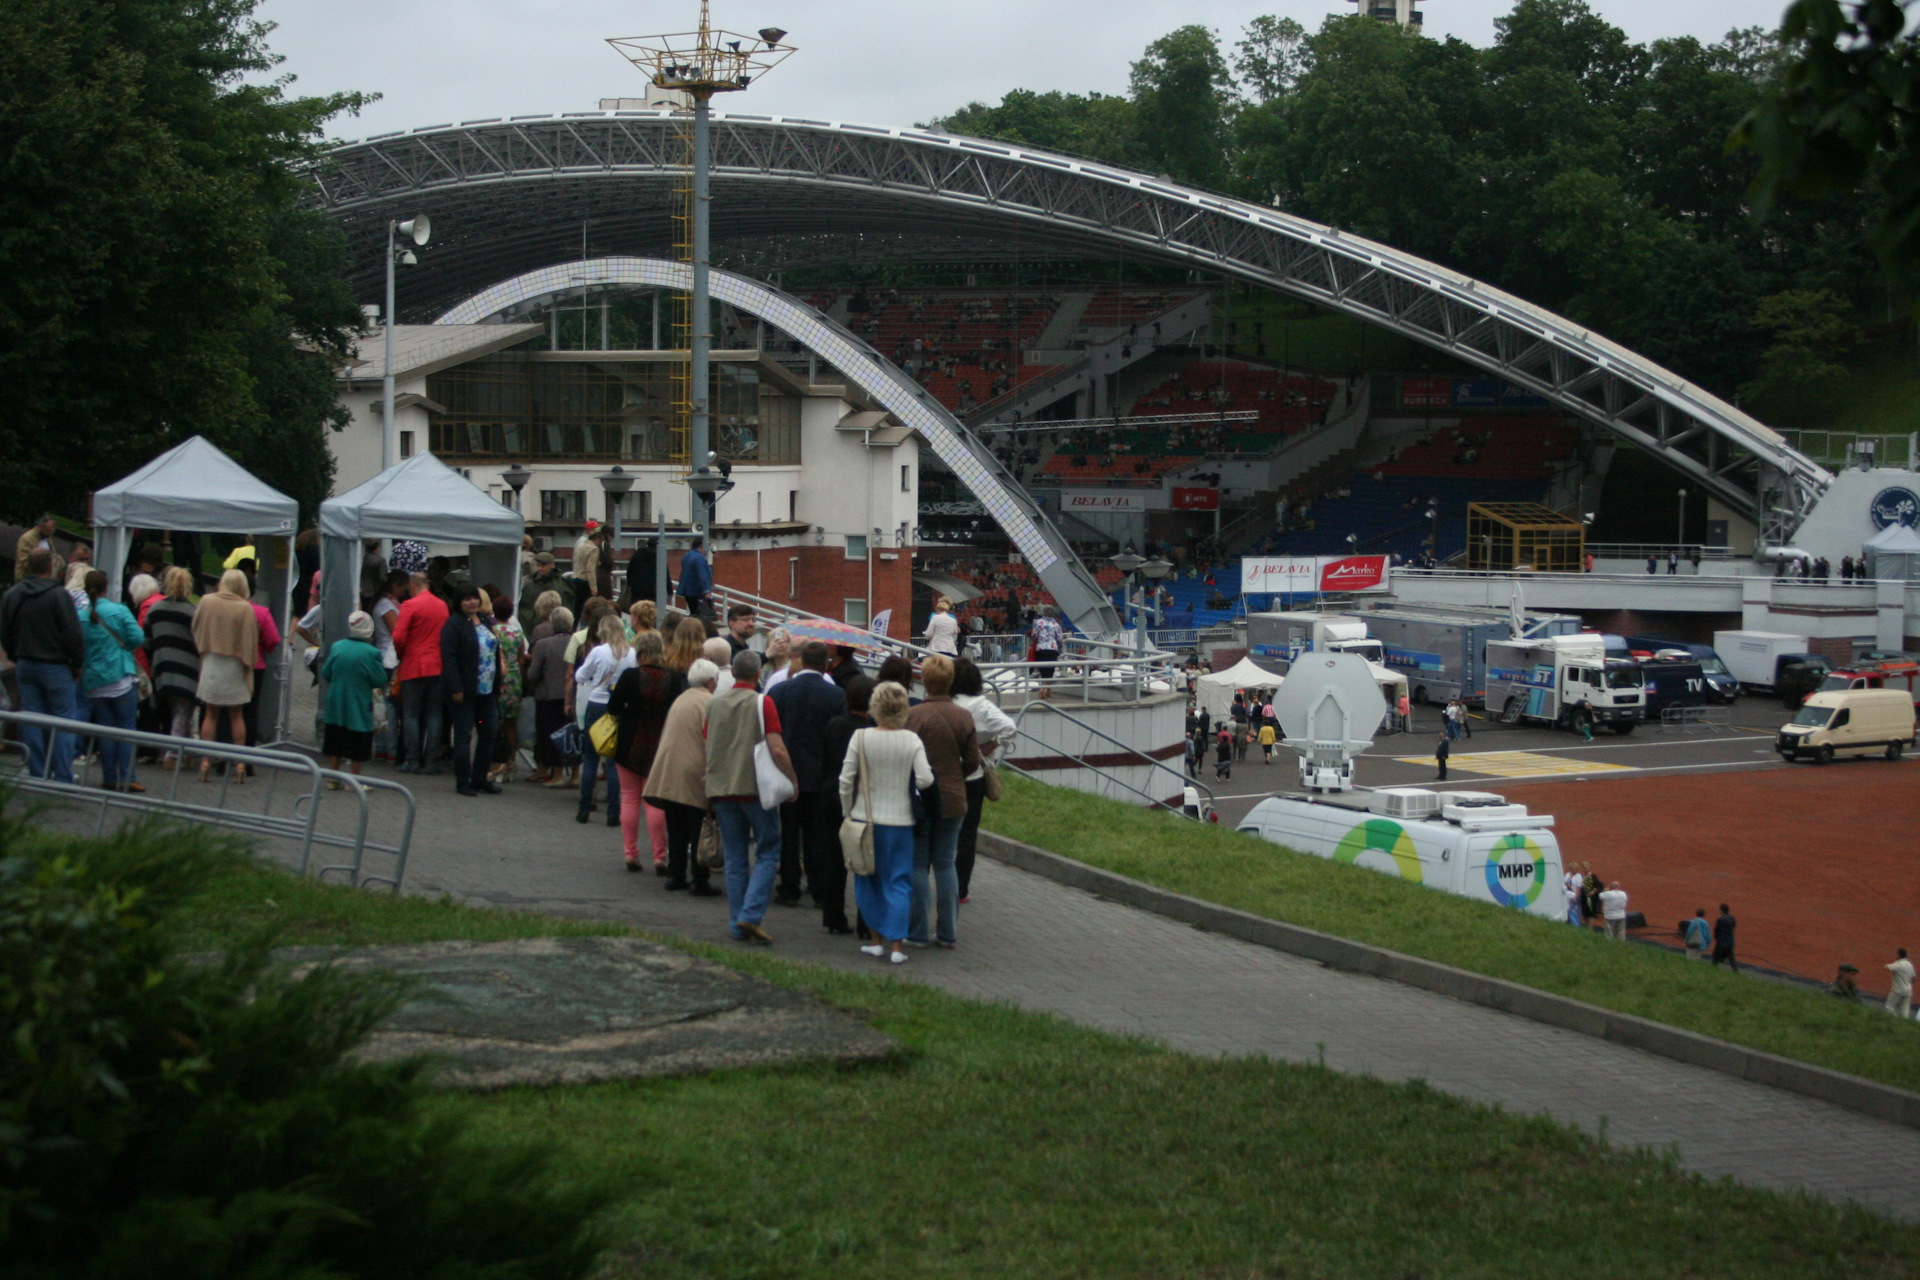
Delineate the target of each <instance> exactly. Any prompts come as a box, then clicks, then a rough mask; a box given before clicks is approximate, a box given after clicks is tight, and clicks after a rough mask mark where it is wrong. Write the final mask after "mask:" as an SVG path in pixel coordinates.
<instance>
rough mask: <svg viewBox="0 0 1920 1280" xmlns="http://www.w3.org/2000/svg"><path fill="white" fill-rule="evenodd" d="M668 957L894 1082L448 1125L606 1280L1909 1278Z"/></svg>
mask: <svg viewBox="0 0 1920 1280" xmlns="http://www.w3.org/2000/svg"><path fill="white" fill-rule="evenodd" d="M1015 807H1018V805H1017V803H1016V805H1013V806H1008V807H1007V809H1006V810H1005V811H1007V812H1011V811H1012V809H1013V808H1015ZM1143 830H1144V828H1143ZM262 924H271V925H272V926H273V927H275V928H276V929H277V930H278V931H279V933H280V936H281V938H282V939H283V940H284V941H285V942H287V943H289V944H308V943H368V942H413V941H428V940H442V939H449V938H476V939H499V938H507V937H523V936H539V935H546V934H563V933H580V932H596V933H608V932H615V933H617V932H621V930H619V929H617V928H613V927H610V926H581V925H576V924H570V923H568V922H565V921H560V920H556V919H551V918H547V917H541V916H535V915H528V914H520V913H513V912H506V911H500V910H491V909H487V910H477V909H472V908H468V907H464V906H459V905H456V904H453V903H450V902H430V901H426V900H420V899H407V898H393V897H388V896H386V895H384V894H374V893H367V892H357V891H353V890H349V889H345V888H342V887H338V886H326V885H320V884H317V883H314V882H312V881H306V880H298V879H295V878H294V877H292V876H291V875H289V874H287V873H285V872H281V871H277V870H271V869H267V868H258V869H249V870H248V871H246V872H244V873H236V874H234V875H232V876H230V877H228V878H226V879H225V880H223V881H221V882H220V883H219V884H216V885H214V886H213V887H212V888H211V889H210V890H209V892H208V893H207V894H206V895H204V897H203V899H202V900H201V901H200V902H199V903H198V904H197V905H196V906H195V908H194V911H193V918H192V921H191V925H190V929H191V932H192V934H193V935H194V936H195V937H196V938H197V939H199V940H200V941H203V942H208V943H213V944H219V943H220V942H222V941H223V940H231V939H233V938H237V937H240V936H243V935H244V934H246V933H247V932H248V931H250V930H252V929H254V928H257V927H258V926H260V925H262ZM686 949H688V950H690V951H693V952H695V953H696V954H700V955H704V956H706V957H708V958H710V959H714V960H717V961H719V962H720V963H723V964H728V965H732V966H734V967H736V968H740V969H745V970H748V971H751V972H753V973H756V974H758V975H760V976H762V977H764V978H766V979H768V980H770V981H773V982H776V983H781V984H785V985H788V986H792V987H798V988H803V989H806V990H809V991H812V992H814V993H815V994H816V995H818V996H819V997H820V998H821V999H822V1000H824V1001H826V1002H827V1003H829V1004H831V1005H834V1006H836V1007H838V1008H841V1009H843V1010H847V1011H849V1012H851V1013H853V1014H854V1015H855V1016H857V1017H860V1018H862V1019H864V1020H866V1021H868V1022H870V1023H871V1024H872V1025H874V1026H875V1027H877V1028H878V1029H880V1030H881V1031H884V1032H886V1033H887V1034H889V1035H892V1036H894V1037H896V1038H897V1039H898V1040H899V1041H900V1042H901V1044H902V1045H903V1046H904V1047H905V1053H904V1054H903V1055H902V1056H900V1057H898V1058H897V1059H895V1060H894V1061H892V1062H889V1063H884V1064H874V1065H866V1066H860V1067H853V1068H839V1067H832V1066H806V1065H801V1066H788V1067H782V1068H763V1069H753V1070H739V1071H726V1072H719V1073H715V1074H712V1075H707V1076H697V1077H689V1078H685V1079H667V1080H644V1081H634V1082H628V1083H622V1084H602V1085H591V1086H568V1087H558V1088H550V1089H516V1090H508V1091H504V1092H499V1093H491V1094H484V1095H446V1096H445V1097H443V1098H441V1099H440V1100H438V1101H437V1102H436V1103H435V1104H434V1105H436V1106H437V1107H440V1108H444V1109H445V1111H446V1112H448V1113H449V1114H452V1115H458V1116H459V1117H461V1118H463V1119H465V1120H466V1121H468V1122H469V1123H470V1124H471V1125H472V1126H473V1129H474V1131H475V1132H476V1133H477V1134H478V1135H479V1136H482V1137H487V1136H493V1137H498V1138H501V1139H511V1140H530V1141H533V1142H536V1143H538V1144H540V1145H542V1146H544V1147H547V1148H549V1149H550V1150H552V1151H553V1152H554V1153H555V1154H556V1157H557V1159H558V1160H559V1162H560V1164H561V1165H562V1166H563V1167H565V1166H569V1165H570V1166H573V1167H577V1168H579V1169H582V1170H592V1171H593V1172H594V1173H595V1174H596V1175H601V1176H605V1177H607V1178H609V1179H611V1180H612V1181H613V1182H614V1183H615V1184H616V1185H617V1186H619V1187H621V1188H623V1194H624V1199H623V1201H622V1203H620V1204H619V1205H618V1206H617V1208H616V1209H615V1210H614V1211H613V1216H612V1220H611V1221H610V1222H609V1223H608V1228H609V1231H608V1237H609V1238H610V1239H612V1240H613V1241H615V1242H616V1243H615V1244H614V1245H613V1247H612V1248H611V1249H610V1250H609V1252H608V1255H607V1257H606V1259H605V1262H604V1268H603V1274H604V1275H605V1276H607V1277H640V1276H645V1277H648V1278H649V1280H653V1278H656V1277H665V1278H667V1280H694V1278H695V1277H713V1276H726V1277H729V1278H740V1280H747V1278H756V1277H767V1278H772V1277H781V1278H782V1280H787V1278H798V1280H811V1278H814V1277H819V1278H821V1280H827V1278H829V1277H831V1278H832V1280H864V1278H867V1277H873V1278H874V1280H897V1277H900V1276H903V1275H915V1276H928V1277H953V1278H955V1280H958V1278H960V1277H978V1276H990V1275H1008V1276H1014V1275H1017V1276H1021V1277H1094V1276H1098V1277H1102V1278H1103V1280H1106V1278H1118V1280H1126V1278H1132V1277H1137V1278H1139V1280H1149V1278H1153V1280H1160V1278H1163V1277H1188V1276H1191V1277H1217V1278H1220V1280H1225V1278H1227V1277H1280V1276H1285V1277H1288V1278H1289V1280H1301V1278H1308V1277H1327V1278H1333V1277H1339V1278H1341V1280H1346V1278H1354V1280H1367V1278H1374V1277H1377V1278H1379V1280H1402V1278H1404V1277H1409V1276H1416V1275H1417V1276H1425V1277H1437V1276H1462V1277H1475V1276H1489V1277H1491V1276H1514V1277H1532V1276H1540V1275H1549V1274H1561V1273H1563V1272H1564V1273H1568V1274H1578V1275H1581V1276H1583V1277H1595V1278H1600V1280H1606V1278H1610V1277H1623V1278H1626V1277H1631V1278H1633V1280H1641V1278H1643V1277H1676V1278H1681V1277H1697V1276H1699V1275H1702V1274H1704V1272H1703V1271H1702V1266H1703V1264H1704V1261H1705V1259H1707V1258H1711V1260H1712V1262H1711V1267H1712V1270H1713V1273H1714V1274H1725V1275H1741V1276H1747V1277H1759V1278H1762V1280H1765V1278H1770V1277H1780V1278H1782V1280H1786V1278H1788V1277H1792V1278H1795V1280H1800V1278H1805V1277H1833V1278H1834V1280H1841V1278H1845V1280H1858V1278H1860V1277H1883V1276H1884V1277H1895V1276H1911V1275H1912V1274H1914V1273H1915V1271H1916V1270H1920V1237H1916V1236H1915V1235H1914V1234H1913V1233H1912V1232H1911V1231H1910V1230H1909V1229H1908V1228H1906V1227H1905V1226H1903V1225H1901V1224H1897V1223H1894V1222H1892V1221H1889V1220H1887V1219H1884V1218H1881V1217H1878V1216H1876V1215H1874V1214H1871V1213H1868V1212H1866V1211H1864V1210H1861V1209H1858V1208H1852V1207H1845V1206H1838V1205H1834V1204H1831V1203H1828V1202H1825V1201H1821V1200H1817V1199H1814V1198H1812V1197H1810V1196H1806V1195H1798V1194H1794V1195H1782V1194H1778V1193H1774V1192H1768V1191H1761V1190H1756V1189H1752V1188H1747V1187H1742V1186H1737V1185H1735V1184H1733V1183H1731V1182H1728V1181H1720V1182H1711V1181H1708V1180H1706V1179H1704V1178H1700V1177H1698V1176H1694V1175H1690V1174H1687V1173H1684V1172H1683V1171H1681V1170H1680V1169H1679V1168H1678V1167H1677V1165H1676V1163H1675V1162H1674V1160H1673V1159H1672V1158H1671V1157H1670V1156H1663V1155H1659V1154H1655V1153H1649V1152H1644V1151H1619V1150H1613V1149H1610V1148H1609V1147H1608V1146H1606V1145H1605V1144H1604V1143H1601V1142H1596V1141H1594V1140H1592V1139H1589V1138H1587V1137H1585V1136H1583V1135H1582V1134H1580V1133H1579V1132H1577V1131H1575V1130H1573V1129H1571V1128H1569V1127H1566V1126H1562V1125H1559V1124H1556V1123H1553V1122H1551V1121H1548V1120H1545V1119H1539V1118H1522V1117H1514V1116H1508V1115H1504V1114H1501V1113H1500V1112H1499V1111H1497V1110H1494V1109H1489V1108H1485V1107H1481V1106H1478V1105H1474V1104H1471V1103H1467V1102H1463V1101H1460V1100H1458V1099H1454V1098H1450V1097H1447V1096H1445V1095H1442V1094H1440V1093H1437V1092H1435V1091H1433V1090H1431V1089H1429V1088H1426V1087H1424V1086H1423V1085H1420V1084H1418V1083H1412V1084H1389V1083H1385V1082H1382V1081H1379V1080H1375V1079H1371V1078H1367V1077H1363V1076H1349V1075H1342V1074H1339V1073H1336V1072H1332V1071H1328V1070H1326V1069H1323V1068H1319V1067H1315V1066H1311V1065H1290V1064H1282V1063H1275V1062H1271V1061H1266V1060H1261V1059H1245V1058H1243V1059H1228V1060H1222V1059H1211V1058H1196V1057H1190V1056H1187V1055H1184V1054H1181V1053H1177V1052H1174V1051H1172V1050H1169V1049H1166V1048H1163V1047H1160V1046H1157V1045H1154V1044H1151V1043H1148V1042H1146V1041H1142V1040H1136V1039H1129V1038H1124V1037H1120V1036H1114V1035H1110V1034H1106V1033H1103V1032H1097V1031H1091V1030H1087V1029H1084V1028H1080V1027H1076V1026H1074V1025H1072V1024H1070V1023H1067V1022H1065V1021H1063V1020H1061V1019H1058V1018H1054V1017H1049V1016H1045V1015H1040V1014H1033V1013H1026V1012H1022V1011H1019V1010H1016V1009H1013V1008H1011V1007H1007V1006H1002V1005H988V1004H982V1003H978V1002H974V1001H968V1000H963V999H960V998H958V997H954V996H950V995H946V994H944V993H941V992H939V991H936V990H932V989H929V988H926V987H923V986H920V985H918V984H917V983H911V982H903V981H899V980H897V979H895V978H894V977H892V976H891V975H890V973H888V972H886V971H877V972H875V973H871V974H869V973H850V972H838V971H829V970H822V969H817V968H812V967H807V966H802V965H797V964H793V963H790V962H783V961H781V960H778V959H776V958H773V957H771V956H767V955H764V954H759V955H743V954H741V953H739V952H737V951H721V950H719V949H716V948H710V947H701V946H688V947H687V948H686Z"/></svg>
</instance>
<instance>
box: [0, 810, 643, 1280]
mask: <svg viewBox="0 0 1920 1280" xmlns="http://www.w3.org/2000/svg"><path fill="white" fill-rule="evenodd" d="M5 806H6V797H5V796H0V1022H3V1023H4V1025H5V1026H6V1027H7V1029H8V1040H7V1052H6V1053H4V1054H0V1278H3V1280H68V1278H72V1280H109V1278H110V1277H121V1276H156V1277H159V1276H164V1277H169V1278H170V1280H171V1278H178V1280H203V1278H204V1280H216V1278H226V1277H292V1276H302V1277H307V1276H311V1277H316V1278H317V1277H338V1278H340V1280H347V1278H349V1277H357V1278H360V1280H379V1278H381V1277H393V1278H394V1280H401V1278H403V1277H404V1278H406V1280H412V1278H413V1277H418V1276H454V1275H460V1276H490V1277H500V1278H501V1280H510V1278H511V1280H535V1278H541V1280H545V1278H549V1277H550V1278H552V1280H563V1278H568V1280H570V1278H573V1277H579V1276H583V1275H585V1274H587V1272H588V1271H589V1270H590V1268H591V1266H592V1264H593V1260H594V1255H595V1252H596V1249H595V1244H596V1242H595V1239H594V1237H593V1235H592V1233H591V1230H590V1228H589V1226H588V1223H589V1222H590V1220H591V1219H592V1218H593V1216H594V1215H595V1214H596V1213H597V1212H598V1210H599V1208H600V1207H601V1206H602V1205H604V1204H605V1202H606V1190H607V1189H606V1188H605V1187H604V1186H597V1185H596V1184H595V1182H594V1180H593V1179H591V1178H576V1179H566V1178H559V1177H556V1176H555V1172H554V1171H553V1170H552V1169H551V1168H550V1166H549V1163H548V1161H547V1160H546V1159H545V1158H544V1157H543V1156H542V1155H540V1154H538V1153H536V1152H532V1151H529V1150H523V1149H518V1148H513V1147H504V1146H501V1147H496V1146H491V1145H487V1144H484V1143H481V1142H478V1141H476V1140H474V1139H472V1138H470V1137H469V1136H467V1135H466V1133H465V1132H464V1131H463V1129H462V1127H461V1125H460V1123H459V1122H457V1121H455V1120H452V1119H450V1118H447V1116H445V1115H444V1114H442V1113H438V1112H436V1110H435V1109H433V1108H431V1107H429V1106H428V1105H427V1097H426V1086H425V1081H424V1079H423V1077H422V1075H421V1066H420V1064H419V1063H417V1062H416V1063H407V1064H389V1065H380V1066H372V1065H365V1064H359V1063H355V1062H353V1061H352V1060H351V1059H350V1053H351V1051H352V1050H353V1049H354V1047H355V1046H356V1045H357V1044H358V1043H359V1042H360V1041H361V1040H362V1039H363V1038H364V1037H365V1036H366V1035H367V1034H368V1032H369V1031H371V1030H372V1028H373V1027H374V1026H375V1025H376V1024H377V1023H379V1022H380V1020H381V1019H382V1018H384V1017H385V1016H386V1015H387V1014H388V1013H389V1012H391V1010H392V1009H393V1008H394V1006H395V1004H396V1002H397V1001H398V1000H399V999H400V998H401V996H402V994H403V990H402V988H400V987H399V986H397V985H396V984H395V982H394V981H393V980H391V979H384V978H382V977H380V976H378V975H364V974H354V973H350V972H348V971H346V970H342V969H334V968H332V967H329V966H324V965H322V966H317V967H314V968H312V969H310V970H308V971H307V972H306V973H304V974H297V973H294V972H292V971H290V970H289V969H288V968H287V967H286V966H285V965H282V964H277V963H275V962H274V960H273V956H272V951H271V949H270V945H271V941H272V940H271V938H270V937H267V936H261V937H256V938H253V939H251V940H250V941H248V942H247V943H245V944H244V945H240V946H237V947H235V948H233V949H232V950H231V951H229V952H228V953H227V954H225V955H224V956H205V955H199V956H196V955H191V954H186V953H184V952H183V951H182V950H181V947H180V944H179V942H178V934H179V928H178V925H177V923H176V922H177V920H178V919H179V917H180V913H181V909H182V907H183V906H185V905H186V904H187V903H188V902H189V901H190V900H191V899H192V898H193V896H194V895H195V894H197V893H198V892H200V891H201V890H202V889H203V888H204V887H206V886H207V885H208V883H209V881H210V880H211V879H212V878H215V877H218V876H222V875H232V874H243V872H242V871H241V870H240V864H241V858H240V855H239V854H238V853H237V852H235V851H234V850H233V848H232V846H230V845H225V844H222V843H220V842H219V838H218V837H210V836H209V835H208V834H207V833H206V832H204V831H192V832H189V831H188V830H187V829H186V828H177V829H170V830H169V829H161V828H130V829H126V830H123V831H121V832H120V833H118V834H115V835H112V836H108V837H105V838H102V839H74V838H68V837H64V836H60V835H56V834H54V833H52V832H50V831H47V830H45V829H43V828H37V827H34V826H32V825H30V824H29V823H28V822H27V821H26V820H24V818H23V816H22V815H21V814H20V813H19V812H18V811H12V812H9V811H7V810H6V808H5Z"/></svg>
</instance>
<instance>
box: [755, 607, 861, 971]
mask: <svg viewBox="0 0 1920 1280" xmlns="http://www.w3.org/2000/svg"><path fill="white" fill-rule="evenodd" d="M767 696H768V697H770V698H772V699H773V705H774V707H775V708H776V709H778V710H779V712H780V731H781V734H782V735H783V736H784V737H785V739H786V744H787V754H788V755H789V756H790V757H791V758H792V760H793V772H794V777H795V779H796V781H797V782H798V784H799V790H798V791H797V793H796V794H795V795H794V798H793V799H791V800H789V801H788V802H787V803H785V804H783V805H781V806H780V828H781V831H780V850H781V852H780V881H779V884H778V885H777V887H776V888H775V891H774V896H773V900H774V901H775V902H776V903H778V904H780V905H781V906H787V907H797V906H799V905H800V874H801V869H802V868H803V867H804V868H805V870H806V880H807V887H808V888H809V889H810V890H811V891H812V893H813V898H814V901H815V902H817V903H819V905H820V912H821V915H820V918H821V922H822V923H823V924H825V925H826V926H827V932H829V933H851V932H852V931H853V928H852V926H851V925H849V924H848V923H847V903H846V897H847V883H846V871H845V868H844V864H842V863H841V862H840V860H839V859H838V858H834V857H829V856H828V853H829V848H830V847H832V848H833V849H834V851H835V852H837V846H838V842H839V839H840V832H839V830H838V829H837V826H836V823H837V817H838V814H839V812H840V808H839V786H840V779H839V778H838V777H831V776H829V775H828V773H827V766H826V753H827V722H828V721H829V720H831V719H833V718H834V717H835V716H841V715H845V714H846V711H847V695H846V692H845V691H844V690H843V689H841V687H840V686H839V685H837V684H835V683H834V682H833V681H831V680H829V679H827V646H826V645H824V644H821V643H820V642H819V641H818V640H809V641H807V642H806V643H805V644H803V645H801V646H800V670H799V672H797V673H796V674H795V675H793V676H792V677H790V678H789V679H786V680H783V681H781V682H780V684H778V685H776V686H775V687H774V690H773V692H772V693H770V694H768V695H767ZM835 867H840V868H841V870H840V873H839V875H837V876H836V875H834V874H832V871H833V868H835Z"/></svg>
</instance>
